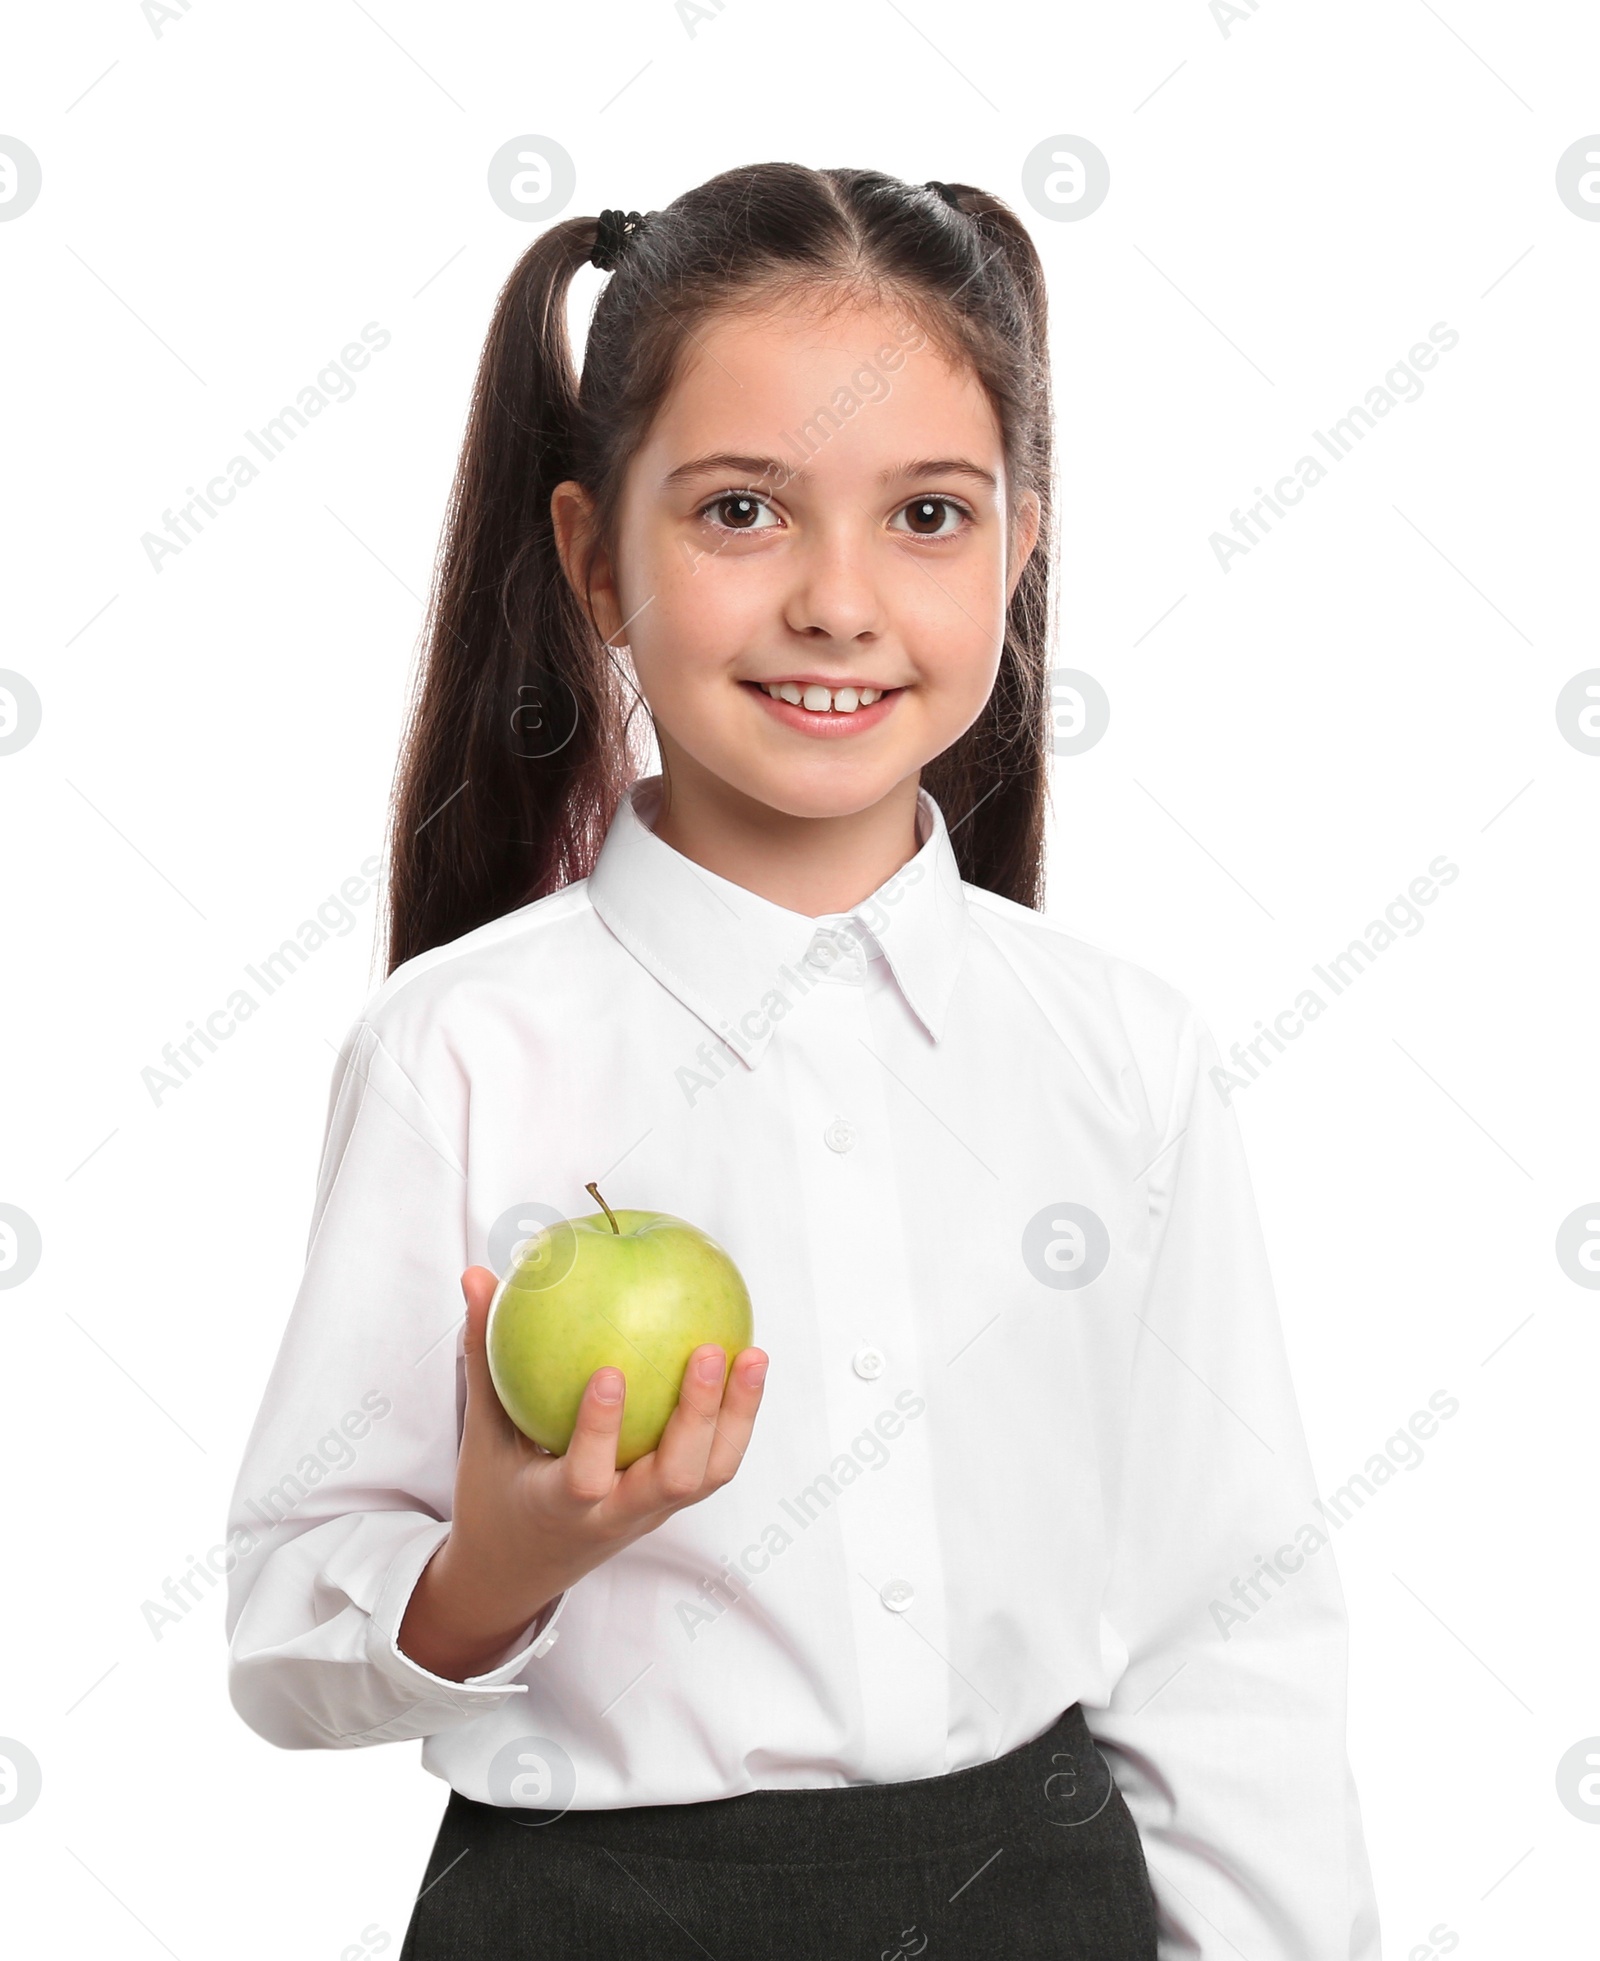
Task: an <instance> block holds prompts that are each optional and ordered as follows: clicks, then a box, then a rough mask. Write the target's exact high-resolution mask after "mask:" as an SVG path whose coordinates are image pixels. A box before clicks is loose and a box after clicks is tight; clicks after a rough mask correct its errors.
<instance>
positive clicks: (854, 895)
mask: <svg viewBox="0 0 1600 1961" xmlns="http://www.w3.org/2000/svg"><path fill="white" fill-rule="evenodd" d="M652 780H653V782H654V783H655V785H656V790H655V795H654V798H653V800H652V802H651V803H649V804H648V805H647V806H646V809H645V811H644V812H643V813H642V814H643V815H644V816H645V819H646V821H647V822H648V823H649V826H650V828H651V830H652V831H653V832H654V833H655V835H656V836H657V837H658V838H660V840H661V841H662V843H663V844H667V845H670V846H671V847H672V849H673V850H674V851H677V852H680V853H681V854H682V855H683V856H684V857H685V858H691V859H693V861H694V862H695V863H696V864H697V865H703V866H704V867H705V868H706V870H707V871H710V872H715V873H716V874H717V876H718V877H719V878H725V879H727V880H729V881H730V883H732V884H734V885H742V886H743V887H744V889H745V890H746V891H747V892H754V893H756V894H758V896H759V897H761V898H763V899H768V900H770V901H771V902H772V904H773V905H775V906H782V907H784V909H785V910H786V911H788V912H798V913H803V914H805V916H806V917H807V918H809V919H816V918H818V917H820V916H821V915H822V914H824V913H834V912H849V911H850V910H851V909H852V908H853V907H855V906H858V905H859V904H860V903H861V901H862V900H863V899H865V898H868V897H870V896H871V894H872V893H874V892H876V891H877V889H878V888H879V886H880V885H882V884H884V883H885V881H886V880H888V879H890V878H892V877H893V876H894V874H895V873H896V872H897V871H898V870H899V869H900V867H901V866H902V865H904V864H907V863H909V861H910V860H911V859H912V858H914V857H915V856H916V854H917V852H918V851H919V850H920V849H921V845H920V841H919V839H918V837H917V783H918V779H917V778H916V777H915V776H910V777H907V778H906V779H905V780H904V781H903V782H901V783H897V784H896V785H895V787H894V788H893V789H892V790H891V791H890V792H889V793H888V795H887V796H885V797H883V798H882V799H880V801H879V802H877V803H876V804H873V805H872V806H871V807H870V808H869V809H867V810H858V811H853V812H851V813H850V814H849V815H847V816H840V817H795V816H792V815H791V814H790V813H789V812H788V811H784V810H774V809H773V808H772V807H771V806H770V805H767V804H763V803H760V802H758V801H757V800H756V799H755V798H753V797H748V796H746V795H745V794H744V793H743V792H742V791H740V790H736V789H734V788H733V786H732V785H731V784H728V783H724V782H722V781H721V780H720V779H719V778H717V777H714V776H711V775H709V774H708V773H707V772H705V771H703V770H699V769H696V768H695V767H694V765H693V764H692V763H691V764H690V765H689V767H688V768H687V769H685V768H684V766H683V764H682V763H681V762H679V763H674V764H673V765H672V783H671V792H670V797H669V795H668V793H667V788H666V779H665V777H662V776H658V777H656V778H654V779H652Z"/></svg>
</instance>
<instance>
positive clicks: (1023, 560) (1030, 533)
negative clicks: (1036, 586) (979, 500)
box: [1006, 490, 1040, 603]
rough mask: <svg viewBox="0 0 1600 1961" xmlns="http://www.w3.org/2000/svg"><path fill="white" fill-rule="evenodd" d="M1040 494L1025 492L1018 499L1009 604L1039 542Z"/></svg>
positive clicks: (1013, 526)
mask: <svg viewBox="0 0 1600 1961" xmlns="http://www.w3.org/2000/svg"><path fill="white" fill-rule="evenodd" d="M1039 517H1040V504H1039V493H1038V492H1037V491H1036V490H1025V491H1024V492H1023V493H1022V495H1021V496H1020V497H1019V498H1018V499H1017V514H1016V516H1015V518H1014V519H1013V520H1012V530H1011V569H1010V572H1009V574H1008V576H1007V579H1006V600H1007V602H1008V603H1009V602H1010V599H1011V596H1012V594H1013V593H1014V592H1015V591H1016V589H1017V581H1018V580H1019V579H1020V578H1021V577H1022V571H1023V567H1024V566H1025V565H1026V564H1027V562H1028V560H1029V559H1030V558H1032V556H1033V548H1034V546H1035V545H1036V544H1038V542H1039Z"/></svg>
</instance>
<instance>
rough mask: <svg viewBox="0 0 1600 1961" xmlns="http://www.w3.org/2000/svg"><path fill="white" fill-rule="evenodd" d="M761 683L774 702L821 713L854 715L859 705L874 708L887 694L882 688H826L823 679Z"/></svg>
mask: <svg viewBox="0 0 1600 1961" xmlns="http://www.w3.org/2000/svg"><path fill="white" fill-rule="evenodd" d="M761 686H762V689H763V691H764V692H765V693H767V694H769V695H771V696H772V698H773V700H774V701H789V702H793V703H794V704H795V706H796V707H802V706H803V707H806V708H809V709H811V710H813V712H815V713H819V714H820V713H821V712H822V711H823V710H825V709H831V710H832V711H833V713H834V714H836V715H853V714H854V713H855V711H856V710H857V709H858V708H870V707H871V706H872V704H873V702H875V701H876V700H877V699H878V698H879V696H880V695H882V694H883V693H884V690H883V689H882V688H825V687H823V686H822V684H821V683H820V682H819V681H810V682H808V683H807V684H806V686H805V687H804V688H802V687H801V686H800V683H799V682H798V681H776V682H774V681H763V682H762V684H761Z"/></svg>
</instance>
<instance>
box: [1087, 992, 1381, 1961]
mask: <svg viewBox="0 0 1600 1961" xmlns="http://www.w3.org/2000/svg"><path fill="white" fill-rule="evenodd" d="M1167 1066H1168V1068H1169V1069H1170V1071H1171V1082H1172V1095H1171V1100H1170V1107H1169V1109H1168V1111H1167V1115H1166V1119H1165V1123H1164V1126H1163V1129H1162V1133H1161V1135H1160V1136H1159V1137H1157V1138H1156V1139H1155V1140H1154V1145H1153V1149H1154V1161H1153V1163H1152V1164H1151V1165H1150V1166H1149V1168H1148V1171H1147V1173H1146V1176H1147V1179H1148V1187H1149V1194H1150V1217H1151V1235H1152V1252H1151V1267H1150V1271H1149V1285H1148V1291H1147V1294H1146V1298H1145V1300H1144V1302H1143V1305H1142V1307H1141V1308H1139V1309H1138V1310H1137V1312H1138V1316H1139V1321H1140V1323H1141V1325H1140V1326H1139V1328H1138V1329H1137V1330H1136V1345H1135V1350H1134V1360H1133V1364H1132V1371H1131V1380H1130V1384H1129V1397H1128V1403H1127V1423H1126V1430H1125V1434H1124V1437H1123V1440H1122V1445H1121V1450H1120V1471H1119V1473H1118V1475H1117V1477H1116V1479H1115V1480H1114V1489H1113V1491H1112V1492H1111V1493H1110V1494H1108V1502H1109V1503H1110V1505H1111V1508H1112V1514H1113V1517H1112V1532H1113V1553H1112V1562H1111V1569H1110V1580H1109V1584H1108V1589H1107V1595H1106V1599H1105V1603H1104V1622H1103V1632H1104V1638H1105V1640H1106V1643H1107V1648H1108V1661H1109V1663H1110V1668H1111V1679H1113V1680H1114V1681H1116V1684H1117V1685H1116V1687H1115V1689H1114V1690H1113V1691H1112V1693H1111V1699H1110V1704H1109V1706H1108V1707H1104V1708H1095V1707H1091V1706H1089V1705H1088V1704H1087V1703H1086V1704H1085V1706H1084V1715H1085V1719H1086V1720H1087V1722H1088V1724H1089V1727H1090V1730H1091V1732H1092V1733H1093V1735H1094V1737H1095V1739H1096V1741H1097V1743H1098V1744H1099V1746H1100V1748H1101V1750H1102V1752H1103V1753H1104V1755H1105V1756H1106V1759H1107V1761H1108V1763H1109V1764H1110V1766H1111V1768H1112V1770H1113V1773H1114V1774H1115V1776H1116V1779H1117V1783H1118V1785H1119V1786H1120V1788H1121V1790H1122V1793H1123V1796H1124V1799H1125V1801H1126V1803H1127V1805H1128V1808H1129V1811H1130V1812H1131V1813H1132V1815H1133V1818H1134V1821H1135V1823H1136V1824H1137V1826H1138V1828H1139V1834H1140V1839H1141V1842H1142V1844H1143V1847H1144V1852H1145V1859H1146V1864H1147V1865H1148V1867H1149V1871H1150V1878H1151V1884H1152V1887H1153V1889H1154V1892H1155V1896H1156V1902H1157V1907H1158V1911H1159V1927H1160V1933H1159V1943H1158V1953H1159V1957H1160V1961H1180V1957H1182V1961H1192V1958H1193V1957H1196V1956H1198V1957H1201V1961H1237V1957H1238V1956H1239V1955H1240V1954H1246V1955H1271V1956H1273V1957H1274V1961H1379V1934H1378V1916H1377V1906H1376V1902H1375V1899H1374V1894H1373V1886H1372V1877H1371V1873H1370V1870H1369V1867H1368V1862H1367V1854H1366V1848H1365V1843H1364V1839H1363V1834H1362V1827H1361V1815H1360V1808H1359V1803H1358V1799H1357V1795H1356V1789H1355V1783H1354V1779H1353V1776H1352V1774H1351V1771H1350V1766H1349V1761H1348V1757H1347V1753H1346V1741H1345V1716H1346V1710H1345V1698H1346V1641H1347V1630H1346V1620H1345V1608H1344V1599H1343V1593H1342V1590H1341V1587H1340V1583H1339V1577H1338V1573H1337V1571H1336V1569H1335V1565H1334V1554H1333V1551H1332V1549H1331V1547H1330V1546H1329V1544H1328V1535H1329V1533H1330V1532H1331V1530H1332V1528H1331V1526H1330V1525H1329V1524H1328V1521H1327V1520H1326V1518H1325V1517H1324V1516H1323V1514H1322V1513H1321V1512H1320V1511H1319V1509H1318V1505H1317V1487H1316V1484H1315V1482H1314V1480H1313V1474H1312V1470H1311V1465H1310V1460H1309V1453H1308V1450H1307V1447H1306V1442H1305V1436H1304V1431H1303V1427H1302V1423H1301V1418H1300V1413H1299V1409H1298V1405H1297V1402H1296V1398H1295V1393H1294V1388H1293V1384H1292V1382H1291V1379H1290V1374H1289V1367H1288V1359H1287V1354H1286V1350H1285V1344H1284V1339H1283V1333H1282V1328H1281V1326H1280V1322H1279V1316H1278V1310H1277V1304H1276V1300H1275V1297H1274V1293H1273V1287H1272V1281H1271V1278H1270V1275H1269V1272H1268V1266H1267V1258H1266V1250H1265V1245H1264V1242H1263V1238H1262V1234H1261V1228H1260V1224H1259V1220H1258V1217H1257V1211H1256V1204H1255V1198H1254V1193H1253V1190H1252V1187H1251V1183H1250V1177H1249V1173H1248V1170H1247V1168H1246V1164H1245V1158H1244V1150H1243V1143H1242V1139H1241V1137H1240V1132H1239V1123H1238V1117H1237V1115H1236V1113H1235V1112H1234V1110H1233V1109H1232V1107H1231V1105H1230V1104H1228V1103H1226V1102H1225V1101H1224V1097H1223V1090H1222V1086H1221V1085H1222V1077H1221V1073H1220V1070H1221V1065H1220V1059H1219V1057H1218V1054H1217V1049H1216V1043H1215V1041H1214V1039H1213V1037H1212V1035H1211V1033H1210V1031H1209V1029H1208V1028H1207V1027H1206V1026H1205V1024H1204V1022H1203V1021H1201V1019H1200V1018H1199V1016H1198V1015H1197V1014H1196V1013H1195V1011H1194V1010H1193V1008H1192V1007H1189V1006H1188V1004H1185V1013H1184V1016H1183V1021H1182V1027H1181V1031H1180V1033H1179V1038H1178V1044H1177V1053H1176V1057H1175V1059H1174V1060H1173V1061H1172V1062H1171V1063H1169V1064H1168V1065H1167ZM1213 1070H1217V1071H1218V1074H1217V1075H1216V1076H1213V1075H1212V1071H1213ZM1119 1666H1120V1667H1121V1675H1120V1680H1118V1679H1117V1671H1118V1668H1119Z"/></svg>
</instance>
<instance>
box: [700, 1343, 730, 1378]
mask: <svg viewBox="0 0 1600 1961" xmlns="http://www.w3.org/2000/svg"><path fill="white" fill-rule="evenodd" d="M694 1366H695V1372H696V1374H697V1375H698V1376H699V1377H700V1380H701V1381H702V1382H720V1381H721V1380H722V1371H723V1369H724V1367H725V1366H726V1364H725V1362H724V1360H723V1355H722V1350H721V1349H720V1348H713V1349H712V1350H710V1352H709V1353H707V1354H705V1355H702V1356H701V1357H700V1359H699V1361H698V1362H696V1363H695V1365H694Z"/></svg>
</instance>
